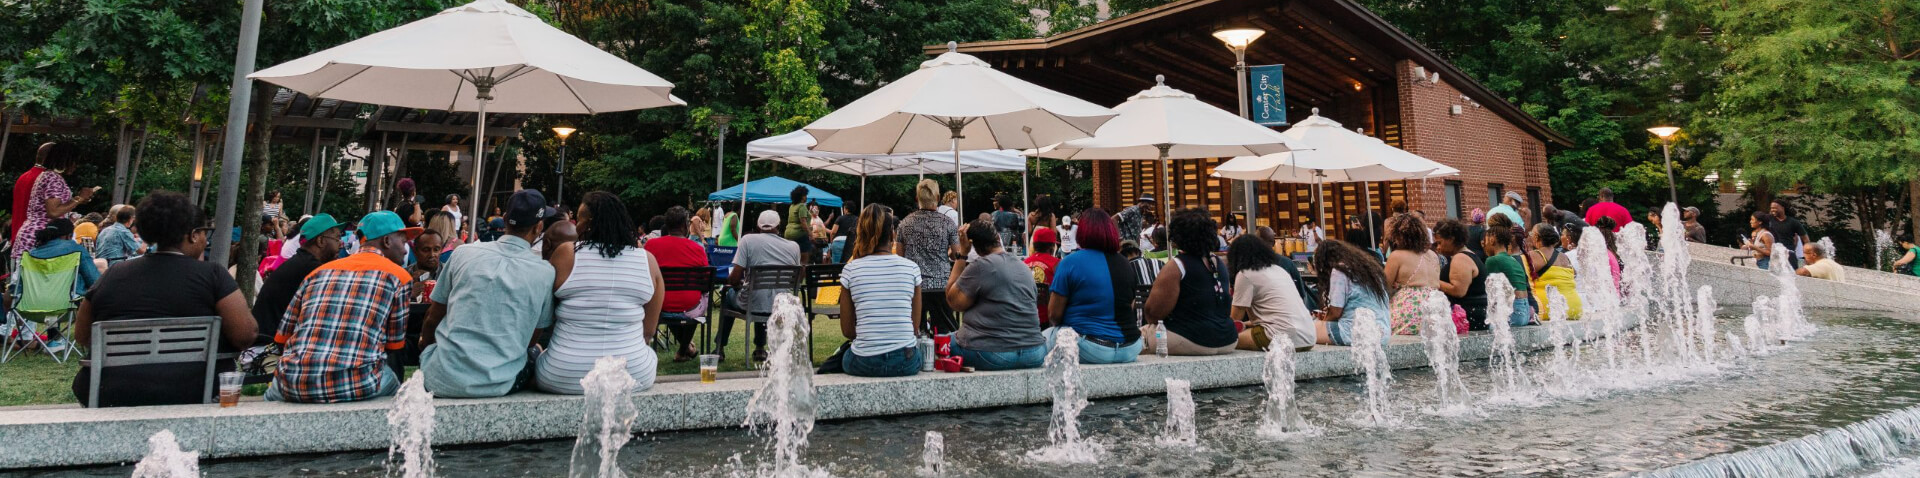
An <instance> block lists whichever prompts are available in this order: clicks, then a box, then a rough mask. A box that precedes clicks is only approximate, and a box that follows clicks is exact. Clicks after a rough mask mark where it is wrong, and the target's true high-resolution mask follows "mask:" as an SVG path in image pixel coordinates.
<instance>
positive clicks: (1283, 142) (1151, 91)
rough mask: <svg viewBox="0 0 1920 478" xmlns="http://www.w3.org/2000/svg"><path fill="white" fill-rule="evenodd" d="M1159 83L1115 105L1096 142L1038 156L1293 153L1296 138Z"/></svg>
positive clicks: (1167, 204)
mask: <svg viewBox="0 0 1920 478" xmlns="http://www.w3.org/2000/svg"><path fill="white" fill-rule="evenodd" d="M1154 81H1155V83H1156V85H1154V87H1152V88H1148V89H1146V90H1144V91H1141V92H1140V93H1139V94H1136V95H1133V97H1132V98H1128V99H1127V102H1126V103H1121V104H1120V105H1119V106H1115V107H1113V109H1114V111H1119V112H1120V116H1119V117H1118V118H1115V119H1114V120H1113V121H1111V122H1108V123H1107V124H1106V125H1105V126H1101V127H1100V131H1099V132H1098V133H1097V134H1095V135H1094V136H1093V137H1091V138H1086V139H1077V140H1073V141H1068V142H1066V143H1063V144H1061V145H1059V146H1057V147H1054V148H1051V149H1048V150H1046V151H1042V152H1040V153H1039V156H1041V157H1045V158H1058V159H1086V160H1140V159H1152V160H1159V161H1160V162H1161V163H1162V164H1165V163H1166V162H1167V161H1168V160H1172V159H1193V158H1219V157H1231V156H1243V155H1256V156H1257V155H1265V154H1277V153H1284V152H1286V151H1290V150H1291V149H1292V148H1293V146H1292V140H1291V139H1288V138H1287V137H1286V136H1282V135H1281V134H1280V133H1279V132H1276V131H1274V130H1273V129H1271V128H1268V127H1265V126H1261V125H1260V124H1259V123H1254V122H1252V121H1248V120H1247V119H1246V118H1241V117H1240V115H1237V114H1233V113H1229V112H1227V111H1226V110H1223V109H1220V108H1217V107H1214V106H1213V105H1209V104H1206V103H1204V102H1201V101H1200V100H1199V99H1196V98H1194V96H1193V95H1192V94H1189V93H1187V92H1184V91H1180V90H1177V89H1174V88H1172V87H1169V86H1167V85H1166V77H1165V76H1157V77H1155V79H1154ZM1172 177H1173V175H1172V174H1168V175H1166V177H1164V178H1161V179H1160V180H1159V181H1158V182H1159V183H1160V186H1161V187H1160V191H1161V198H1160V202H1161V205H1162V209H1163V210H1164V211H1165V213H1166V214H1167V216H1162V217H1163V218H1167V219H1171V217H1172V210H1173V198H1172V197H1170V195H1169V194H1167V190H1168V187H1167V182H1168V181H1171V180H1172Z"/></svg>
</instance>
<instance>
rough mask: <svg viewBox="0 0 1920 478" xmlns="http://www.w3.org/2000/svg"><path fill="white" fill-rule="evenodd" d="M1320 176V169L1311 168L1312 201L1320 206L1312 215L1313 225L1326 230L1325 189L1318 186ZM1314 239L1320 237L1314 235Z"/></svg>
mask: <svg viewBox="0 0 1920 478" xmlns="http://www.w3.org/2000/svg"><path fill="white" fill-rule="evenodd" d="M1320 177H1321V174H1320V170H1318V169H1315V170H1313V203H1314V204H1317V205H1319V206H1320V208H1319V209H1320V212H1318V213H1316V214H1315V215H1314V216H1313V227H1316V228H1320V229H1321V230H1326V227H1327V225H1326V224H1325V222H1324V221H1326V220H1327V201H1325V199H1326V190H1324V189H1322V188H1321V187H1320ZM1315 232H1317V231H1315ZM1314 239H1316V240H1318V239H1320V238H1318V237H1316V238H1314Z"/></svg>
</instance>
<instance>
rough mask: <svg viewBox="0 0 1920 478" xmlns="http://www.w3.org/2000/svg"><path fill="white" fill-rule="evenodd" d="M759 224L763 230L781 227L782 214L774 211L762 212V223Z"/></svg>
mask: <svg viewBox="0 0 1920 478" xmlns="http://www.w3.org/2000/svg"><path fill="white" fill-rule="evenodd" d="M758 224H759V225H760V228H761V229H773V228H776V227H780V213H777V212H773V210H772V209H768V210H765V211H760V221H759V222H758Z"/></svg>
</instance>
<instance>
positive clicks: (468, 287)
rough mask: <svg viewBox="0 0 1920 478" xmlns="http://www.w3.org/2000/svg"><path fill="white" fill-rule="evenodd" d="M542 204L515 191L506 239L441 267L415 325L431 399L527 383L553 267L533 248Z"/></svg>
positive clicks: (549, 300) (467, 250)
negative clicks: (422, 318)
mask: <svg viewBox="0 0 1920 478" xmlns="http://www.w3.org/2000/svg"><path fill="white" fill-rule="evenodd" d="M546 203H547V198H546V196H544V195H541V194H540V191H535V190H532V189H522V190H520V191H516V192H514V193H513V196H512V197H509V198H508V199H507V234H506V235H505V236H501V237H500V240H498V241H493V242H485V243H479V244H469V245H467V246H465V247H461V248H459V249H454V250H453V256H452V257H451V258H449V259H448V260H446V261H445V263H443V264H442V265H441V266H440V278H439V280H438V282H437V283H435V284H434V286H433V293H432V294H431V296H430V297H429V298H428V299H429V300H430V301H431V304H430V305H428V307H427V318H426V321H425V322H423V323H421V325H420V345H421V347H423V348H422V349H421V350H420V372H421V373H425V374H427V379H426V387H427V391H430V392H433V394H434V395H435V396H440V397H452V398H480V397H498V396H501V395H506V394H507V393H509V392H512V391H513V390H515V389H519V388H522V387H525V386H526V385H527V384H528V383H527V382H529V381H530V379H531V376H532V372H533V368H532V367H531V366H530V354H531V353H532V352H531V351H530V349H534V348H535V347H536V346H537V344H539V343H542V342H544V341H543V340H541V335H542V333H541V331H542V330H544V329H546V328H548V327H550V326H552V325H553V286H554V266H553V265H552V264H548V263H547V261H543V260H540V256H539V255H538V254H537V253H535V252H534V250H533V238H535V237H539V236H540V233H541V228H542V225H543V224H544V222H543V221H542V219H545V218H546V217H545V216H546V214H548V212H549V210H548V209H547V207H546ZM627 230H628V232H627V233H628V234H632V233H633V232H632V228H631V227H629V228H627ZM562 247H564V244H563V245H562ZM556 255H557V254H556Z"/></svg>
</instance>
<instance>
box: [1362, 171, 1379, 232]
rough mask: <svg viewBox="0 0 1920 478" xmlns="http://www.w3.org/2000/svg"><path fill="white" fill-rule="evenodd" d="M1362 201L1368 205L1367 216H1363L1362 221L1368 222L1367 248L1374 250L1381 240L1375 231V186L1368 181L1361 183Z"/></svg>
mask: <svg viewBox="0 0 1920 478" xmlns="http://www.w3.org/2000/svg"><path fill="white" fill-rule="evenodd" d="M1360 199H1361V200H1362V201H1366V205H1367V215H1365V216H1361V220H1364V221H1367V240H1368V241H1370V242H1368V243H1367V248H1372V247H1373V246H1374V245H1375V244H1379V243H1380V238H1379V237H1377V236H1375V235H1374V231H1373V184H1372V183H1368V182H1366V181H1361V182H1360Z"/></svg>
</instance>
